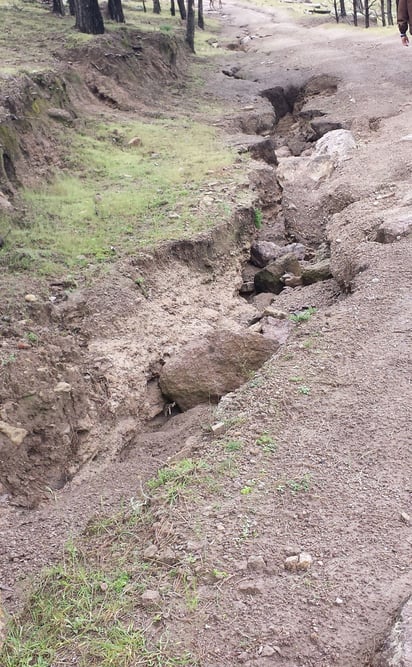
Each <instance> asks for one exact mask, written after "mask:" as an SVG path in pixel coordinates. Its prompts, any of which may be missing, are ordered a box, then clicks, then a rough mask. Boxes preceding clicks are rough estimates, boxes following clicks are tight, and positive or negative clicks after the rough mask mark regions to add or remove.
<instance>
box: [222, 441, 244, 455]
mask: <svg viewBox="0 0 412 667" xmlns="http://www.w3.org/2000/svg"><path fill="white" fill-rule="evenodd" d="M223 446H224V449H225V451H226V452H228V453H229V454H230V453H233V452H240V451H241V449H242V448H243V442H241V441H240V440H229V441H228V442H225V443H224V444H223Z"/></svg>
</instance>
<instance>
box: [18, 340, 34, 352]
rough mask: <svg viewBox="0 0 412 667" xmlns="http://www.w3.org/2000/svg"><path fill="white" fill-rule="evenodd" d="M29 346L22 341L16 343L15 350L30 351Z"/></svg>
mask: <svg viewBox="0 0 412 667" xmlns="http://www.w3.org/2000/svg"><path fill="white" fill-rule="evenodd" d="M30 348H31V345H30V344H29V343H24V342H23V341H20V342H19V343H17V349H18V350H30Z"/></svg>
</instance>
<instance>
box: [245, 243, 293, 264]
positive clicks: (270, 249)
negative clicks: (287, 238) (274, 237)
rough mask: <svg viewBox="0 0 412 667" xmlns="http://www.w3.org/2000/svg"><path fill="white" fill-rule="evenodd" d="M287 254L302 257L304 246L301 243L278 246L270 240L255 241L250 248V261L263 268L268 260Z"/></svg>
mask: <svg viewBox="0 0 412 667" xmlns="http://www.w3.org/2000/svg"><path fill="white" fill-rule="evenodd" d="M288 254H292V255H295V256H296V257H297V258H298V259H303V258H304V257H305V246H304V245H303V244H302V243H290V244H289V245H286V246H280V245H277V243H272V242H271V241H255V243H252V246H251V248H250V261H251V262H252V264H255V266H259V267H260V268H264V267H265V266H266V265H267V264H269V262H271V261H273V260H275V259H278V258H279V257H282V255H288Z"/></svg>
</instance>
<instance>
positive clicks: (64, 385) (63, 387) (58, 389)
mask: <svg viewBox="0 0 412 667" xmlns="http://www.w3.org/2000/svg"><path fill="white" fill-rule="evenodd" d="M71 390H72V386H71V384H69V383H68V382H58V384H56V386H55V388H54V392H55V393H56V394H69V393H70V392H71Z"/></svg>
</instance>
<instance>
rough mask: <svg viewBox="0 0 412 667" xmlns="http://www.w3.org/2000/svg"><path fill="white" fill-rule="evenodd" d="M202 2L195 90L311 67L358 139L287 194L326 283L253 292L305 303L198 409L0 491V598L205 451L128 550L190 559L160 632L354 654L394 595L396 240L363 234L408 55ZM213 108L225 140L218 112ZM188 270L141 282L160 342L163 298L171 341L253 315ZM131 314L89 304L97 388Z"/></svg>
mask: <svg viewBox="0 0 412 667" xmlns="http://www.w3.org/2000/svg"><path fill="white" fill-rule="evenodd" d="M220 16H221V22H222V34H221V35H220V37H219V39H218V47H219V48H221V49H222V55H221V58H220V62H219V64H218V65H217V66H216V69H215V71H213V72H209V74H208V77H209V78H208V80H207V81H206V83H205V86H206V92H207V93H208V94H212V95H214V96H216V97H220V98H221V97H223V98H225V99H227V100H228V102H230V104H231V105H238V107H239V109H240V110H241V109H244V108H245V107H248V108H249V107H252V108H253V105H254V104H258V102H259V99H260V98H259V93H260V92H261V91H262V90H265V89H268V88H273V87H275V86H282V87H283V88H287V87H290V86H296V87H298V88H301V87H302V86H304V85H305V84H307V82H308V81H309V79H311V77H313V76H321V75H327V77H329V79H328V80H329V81H331V80H333V81H336V90H335V91H334V92H333V93H332V94H331V92H330V90H328V91H327V94H326V93H325V90H324V89H323V90H320V91H319V90H317V91H315V93H317V94H315V93H314V94H313V97H312V98H311V100H310V106H311V108H312V109H315V108H316V110H318V111H321V112H322V114H324V116H323V117H325V118H327V119H328V120H331V121H333V122H337V123H339V124H340V125H341V126H342V127H344V128H347V129H349V130H351V132H352V133H353V136H354V138H355V141H356V146H357V147H356V149H355V150H354V151H353V152H352V153H351V154H350V157H349V158H348V159H346V160H345V161H343V162H341V163H340V164H339V165H338V166H337V167H336V169H335V171H334V173H333V175H332V177H331V178H330V179H329V180H327V181H325V182H322V183H321V184H320V185H319V188H315V187H314V188H313V192H311V193H310V195H311V196H310V202H311V204H310V206H309V205H308V207H307V208H305V206H304V204H303V205H302V202H301V200H297V206H298V214H299V216H300V219H301V237H302V240H304V241H305V240H306V239H307V238H308V235H309V233H310V229H309V230H308V220H312V218H313V211H315V210H318V209H316V206H317V205H318V204H319V201H320V200H322V202H323V204H322V206H324V214H323V218H322V225H321V232H322V234H323V237H324V240H325V241H327V242H328V244H329V245H330V248H331V253H332V255H331V256H332V265H333V266H334V267H335V268H334V275H335V278H336V280H332V281H327V282H324V283H320V284H317V285H315V286H310V287H297V288H295V289H292V288H289V289H286V290H284V291H283V292H282V293H281V294H280V295H279V296H277V297H275V298H274V301H273V303H272V306H273V307H275V308H277V309H279V310H284V311H286V312H289V313H291V312H295V311H299V310H301V309H302V308H304V307H306V306H308V305H310V306H315V307H316V308H317V310H316V312H314V314H313V315H312V317H311V318H310V319H308V320H307V321H306V322H302V323H301V324H298V325H297V326H296V327H295V329H294V331H293V333H292V334H291V336H290V337H289V339H288V341H287V342H286V343H285V344H284V345H283V346H282V347H281V349H280V351H279V352H278V353H276V354H275V355H274V356H273V357H272V358H271V359H270V360H269V361H268V362H266V364H265V365H264V366H263V367H262V369H261V370H260V371H259V372H258V373H256V374H255V376H254V377H253V379H251V380H250V381H249V382H247V383H246V384H245V385H244V386H243V387H241V388H240V389H239V390H237V391H235V392H233V393H231V394H228V395H227V396H226V397H224V398H223V399H222V401H221V402H220V404H219V406H218V407H217V408H216V409H215V408H210V407H209V406H206V407H204V406H203V407H198V408H195V409H194V411H193V412H192V411H190V412H189V413H186V414H183V415H178V416H177V417H175V418H173V419H172V420H170V421H168V422H167V424H166V426H165V427H163V428H162V429H161V430H156V431H153V432H152V433H150V432H149V433H148V432H145V433H143V432H141V433H140V434H139V433H136V428H135V426H133V427H131V430H130V433H131V435H130V437H129V440H128V446H127V447H125V444H124V443H125V439H126V441H127V437H126V438H124V437H123V440H122V442H123V445H122V448H121V449H122V452H123V453H122V454H121V455H120V456H119V448H117V449H116V444H115V445H113V447H110V446H108V448H109V450H110V452H109V455H108V456H107V457H106V458H105V460H104V465H102V466H100V467H99V460H97V461H94V462H92V463H91V464H89V466H88V467H87V466H86V467H85V468H84V469H83V472H81V473H80V474H79V475H78V476H77V477H75V478H74V480H73V481H70V482H69V483H67V484H66V485H65V486H64V487H63V488H62V489H61V490H58V489H56V490H55V492H54V497H53V502H50V503H46V504H44V505H43V506H41V507H40V508H37V509H33V510H28V509H25V508H16V507H14V506H13V505H12V504H10V503H8V501H7V497H6V496H7V494H5V496H4V500H3V504H2V506H1V512H2V518H1V521H2V535H1V538H0V556H1V565H0V572H1V583H2V586H3V594H4V597H5V598H6V603H7V604H8V605H9V606H10V608H13V607H15V606H16V604H17V601H18V599H19V596H20V591H21V590H22V588H23V589H24V585H25V584H24V577H27V576H28V575H30V574H32V573H34V572H36V571H37V570H38V569H39V567H40V566H41V565H43V564H45V563H47V562H50V561H52V560H54V559H56V558H58V556H59V553H60V549H61V546H62V544H63V542H64V540H65V539H67V537H68V536H69V534H71V533H74V534H75V533H76V531H78V530H80V529H81V528H82V527H83V526H84V525H85V523H86V522H87V520H88V519H89V518H90V516H92V515H93V514H94V513H95V512H96V511H98V510H99V505H101V506H103V508H104V510H105V511H110V510H113V509H114V508H116V507H117V505H118V503H119V502H120V500H121V499H122V498H123V499H126V502H127V501H128V500H130V498H131V497H136V496H137V495H138V494H139V492H140V486H139V484H140V483H137V481H136V480H137V478H139V479H141V480H143V482H144V479H145V478H147V476H148V475H152V474H153V473H154V471H155V470H156V468H157V467H158V466H159V465H161V464H162V463H164V462H165V461H166V460H167V457H168V456H173V455H175V453H176V452H178V451H179V450H180V449H182V447H183V454H182V456H187V455H188V453H189V454H190V455H192V456H200V457H201V456H203V457H205V458H206V459H207V457H208V456H209V457H210V456H212V457H213V458H214V460H215V462H217V463H218V464H220V465H221V468H220V471H221V478H220V479H219V480H218V482H219V483H218V484H217V486H215V487H213V486H212V485H211V486H209V487H207V486H203V487H202V489H201V490H199V492H198V494H197V496H196V497H193V496H192V497H189V498H186V499H185V500H183V501H182V502H181V503H180V504H178V505H177V506H175V507H174V508H169V507H168V506H160V507H159V509H158V511H157V530H155V531H154V532H153V535H152V534H148V535H147V541H146V543H144V544H143V545H142V548H143V547H147V546H148V545H150V544H153V543H155V544H156V546H157V548H158V549H165V548H166V547H167V548H169V549H172V550H173V551H174V552H175V553H179V554H180V556H182V554H183V555H185V554H186V555H188V554H189V555H191V558H192V560H193V562H194V563H195V564H196V563H197V564H198V565H199V569H198V597H197V601H196V605H192V608H191V609H189V610H188V609H187V608H186V609H182V607H178V608H173V607H172V605H169V608H168V613H167V614H164V617H163V618H162V620H161V622H160V625H159V627H158V628H157V630H156V632H158V633H159V635H160V634H161V633H162V632H168V633H169V635H170V636H172V637H173V639H175V640H177V641H179V642H181V643H182V644H183V645H184V646H186V647H187V648H189V649H190V650H191V651H192V653H193V654H194V655H197V656H198V657H199V663H198V664H201V665H202V667H223V666H226V665H238V664H244V665H250V666H251V667H252V666H253V667H254V666H256V667H266V665H267V666H269V665H282V666H285V667H298V666H300V667H359V666H366V665H368V664H370V660H371V658H372V656H373V654H374V652H375V650H376V648H377V647H378V646H379V644H380V643H381V642H382V639H383V638H384V636H385V634H386V632H387V629H388V627H389V626H390V624H391V621H392V618H393V615H394V614H395V613H396V611H397V609H398V608H399V605H400V604H401V603H402V601H403V600H405V599H406V598H407V597H408V596H409V595H410V594H411V589H412V568H411V548H412V532H411V531H412V527H411V523H412V518H411V517H412V496H411V494H412V482H411V476H410V471H411V464H412V447H411V445H412V437H411V416H412V407H411V406H412V400H411V399H412V395H411V394H412V392H411V330H412V297H411V279H412V259H411V236H410V235H409V236H408V235H407V233H405V234H403V232H402V233H399V234H395V236H394V237H393V238H391V239H390V240H391V242H386V243H382V242H381V241H382V240H383V237H382V236H380V235H379V233H378V228H379V227H380V226H381V225H382V223H385V221H387V220H389V219H390V220H392V219H394V218H396V219H397V220H399V218H402V220H403V221H405V220H406V221H408V220H410V218H412V211H411V206H412V196H411V195H410V185H411V160H412V143H411V141H409V140H407V139H405V137H407V135H409V133H410V128H411V127H412V109H411V104H412V102H409V101H408V92H409V90H410V80H411V78H412V74H411V73H410V71H411V68H410V57H411V53H410V51H409V50H408V49H405V48H404V49H401V46H400V43H399V42H400V40H399V38H398V36H397V34H396V29H395V28H394V29H393V31H391V32H390V31H388V32H387V33H383V32H381V31H379V32H373V31H372V30H371V31H370V32H368V31H364V30H362V29H358V30H354V29H351V28H349V27H348V26H343V27H336V26H334V25H333V24H332V23H329V22H328V23H326V24H320V23H319V22H315V21H314V20H312V19H309V18H304V19H292V18H291V16H290V15H289V14H287V13H286V12H280V11H278V10H275V9H267V8H260V9H257V8H253V7H252V6H250V5H244V4H242V5H241V4H238V3H230V2H225V3H224V8H223V10H222V12H221V14H220ZM245 37H247V39H246V40H245V39H244V38H245ZM236 44H237V45H238V46H239V47H240V48H239V49H237V50H233V49H232V50H226V49H225V46H227V45H232V46H233V45H236ZM233 68H235V69H233ZM223 70H225V71H226V72H228V71H231V72H234V71H235V73H236V78H235V77H234V76H227V74H224V73H223ZM219 122H220V123H221V124H222V125H224V126H226V127H227V128H228V131H229V132H230V133H231V134H230V140H233V141H235V142H236V140H237V139H236V136H235V135H236V131H235V130H234V129H233V125H232V119H231V118H230V117H229V116H226V117H224V118H222V119H220V121H219ZM228 140H229V138H228ZM286 159H292V158H286ZM328 196H329V199H330V201H331V202H332V204H331V205H330V207H329V208H328V207H327V206H326V203H325V202H326V201H327V200H328ZM342 202H343V203H342ZM291 204H293V202H291V201H290V200H289V206H290V205H291ZM311 207H312V208H313V210H312V209H311ZM408 224H409V229H410V228H411V227H410V223H408ZM408 224H407V223H405V225H406V226H405V229H406V230H407V229H408ZM295 229H296V228H295ZM298 234H299V230H298V232H297V234H296V236H298ZM298 240H299V239H298ZM385 240H389V239H388V237H385ZM169 270H170V272H171V273H170V274H169V273H167V271H169ZM192 270H193V276H194V277H193V276H192V277H190V276H188V275H187V272H189V273H190V267H189V268H188V267H187V266H185V264H184V263H183V264H177V265H174V264H168V266H167V267H166V269H165V268H163V269H162V271H165V272H166V282H167V285H170V284H172V283H173V284H174V287H173V289H168V290H166V289H164V288H163V292H162V289H161V286H160V278H159V285H157V293H158V294H159V295H160V296H159V299H160V301H159V304H157V302H156V303H155V304H154V305H153V306H152V309H151V310H152V312H151V315H153V310H154V311H156V309H157V308H159V309H160V310H161V305H162V307H164V306H165V305H166V304H167V300H168V299H170V303H169V309H168V311H167V317H166V321H165V322H164V323H163V328H162V330H161V337H163V339H164V346H166V347H167V350H168V353H169V352H170V353H171V354H173V353H174V351H175V350H176V347H177V342H176V339H177V336H178V335H179V336H180V333H181V332H178V329H179V324H180V322H181V321H182V318H181V317H180V315H181V313H182V312H184V321H185V322H186V323H189V325H188V327H187V330H185V331H184V332H183V337H182V338H180V342H179V344H181V343H182V342H185V341H186V340H187V339H190V338H191V337H193V336H196V335H199V332H204V331H208V330H209V328H210V327H211V326H221V318H223V317H227V318H229V319H230V318H232V320H233V321H236V322H238V323H239V322H243V323H244V322H246V321H247V319H248V318H249V317H250V316H251V315H253V312H255V311H256V306H253V304H248V303H246V302H245V301H243V300H241V299H239V298H238V297H237V296H236V295H235V296H234V291H235V290H234V287H239V284H240V283H239V265H238V264H236V263H235V264H234V265H232V266H230V267H228V269H227V273H226V274H225V275H224V276H220V278H219V277H218V278H217V280H216V281H215V282H214V283H213V284H212V286H210V285H209V284H208V283H207V281H206V282H205V280H204V274H202V272H197V273H196V270H195V269H193V267H192ZM153 280H154V283H156V278H153ZM163 284H164V283H163ZM189 284H190V288H189V287H187V288H186V291H185V294H183V293H181V292H179V289H178V286H179V285H186V286H187V285H189ZM104 289H109V287H107V286H106V287H105V288H104ZM104 289H103V288H102V294H103V293H104ZM97 301H98V299H97ZM106 303H107V302H106ZM160 304H161V305H160ZM91 308H92V310H93V303H91ZM148 310H150V309H148ZM95 312H96V311H95ZM156 312H157V311H156ZM179 313H180V315H179ZM144 315H145V317H146V315H147V320H145V322H146V331H148V327H149V329H150V326H152V324H151V322H152V320H150V313H149V312H148V311H147V310H146V311H145V312H144ZM94 317H96V315H94ZM156 318H157V319H156V322H157V323H158V322H160V321H161V312H157V315H156ZM111 319H112V322H111ZM139 319H140V315H136V314H130V313H129V316H128V317H126V316H125V315H124V313H123V315H121V313H119V312H117V311H115V312H114V314H112V315H111V314H110V313H105V315H104V317H103V316H102V318H101V320H100V325H101V332H102V335H101V336H100V337H99V336H97V335H94V337H92V342H91V344H90V349H91V350H92V351H93V350H94V351H95V352H98V353H99V354H101V356H102V357H104V358H105V359H110V360H111V362H112V364H113V365H114V368H113V370H112V371H111V375H110V373H109V376H110V377H111V382H112V385H113V387H114V392H115V393H116V390H118V391H120V386H121V384H122V382H123V381H124V382H126V381H129V378H130V368H129V364H130V360H131V359H133V358H136V357H137V356H138V355H139V354H141V353H142V352H141V350H142V349H143V348H144V347H145V345H146V342H145V340H146V339H144V341H143V342H142V343H141V344H139V345H137V343H136V342H133V341H135V332H136V327H137V326H138V324H139ZM93 321H95V322H96V320H93V319H92V318H91V319H90V320H89V325H90V326H91V324H92V323H93ZM205 321H207V324H205ZM155 336H156V328H155ZM133 345H135V347H134V348H133V349H132V347H131V346H133ZM124 349H127V350H128V351H129V352H128V354H127V355H124ZM146 354H147V355H148V356H149V357H150V352H147V350H146ZM148 361H149V362H150V358H149V360H148ZM136 382H138V381H137V380H136ZM133 389H134V388H133V386H130V395H132V393H133ZM121 407H122V414H121V417H122V418H121V420H119V423H118V424H117V425H116V428H117V429H118V431H117V432H118V434H119V433H120V432H121V434H122V435H123V436H124V435H125V434H126V436H127V433H128V422H127V415H128V409H129V408H130V405H128V404H127V403H125V402H124V403H123V404H122V405H121ZM219 421H222V422H224V431H225V432H224V433H223V434H221V435H219V436H215V437H214V438H213V437H211V435H210V434H209V433H207V432H205V430H204V427H205V425H207V424H210V423H213V422H219ZM116 428H114V429H113V430H112V431H111V436H110V437H112V436H113V433H115V432H116ZM99 437H104V434H103V433H100V434H99ZM114 440H115V438H114ZM231 443H232V444H231ZM233 443H236V444H233ZM228 460H229V462H228ZM159 526H160V528H162V526H163V528H164V527H165V526H167V529H165V530H163V531H162V530H161V529H159ZM182 557H183V556H182ZM293 557H297V558H295V560H293ZM288 558H289V559H290V558H292V560H288V561H287V562H285V561H286V559H288ZM206 571H207V572H208V573H209V576H206V575H205V574H204V573H205V572H206ZM211 572H212V573H213V576H210V573H211ZM21 579H23V584H21V583H20V584H19V580H21ZM3 582H4V583H3ZM154 636H156V633H154Z"/></svg>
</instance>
